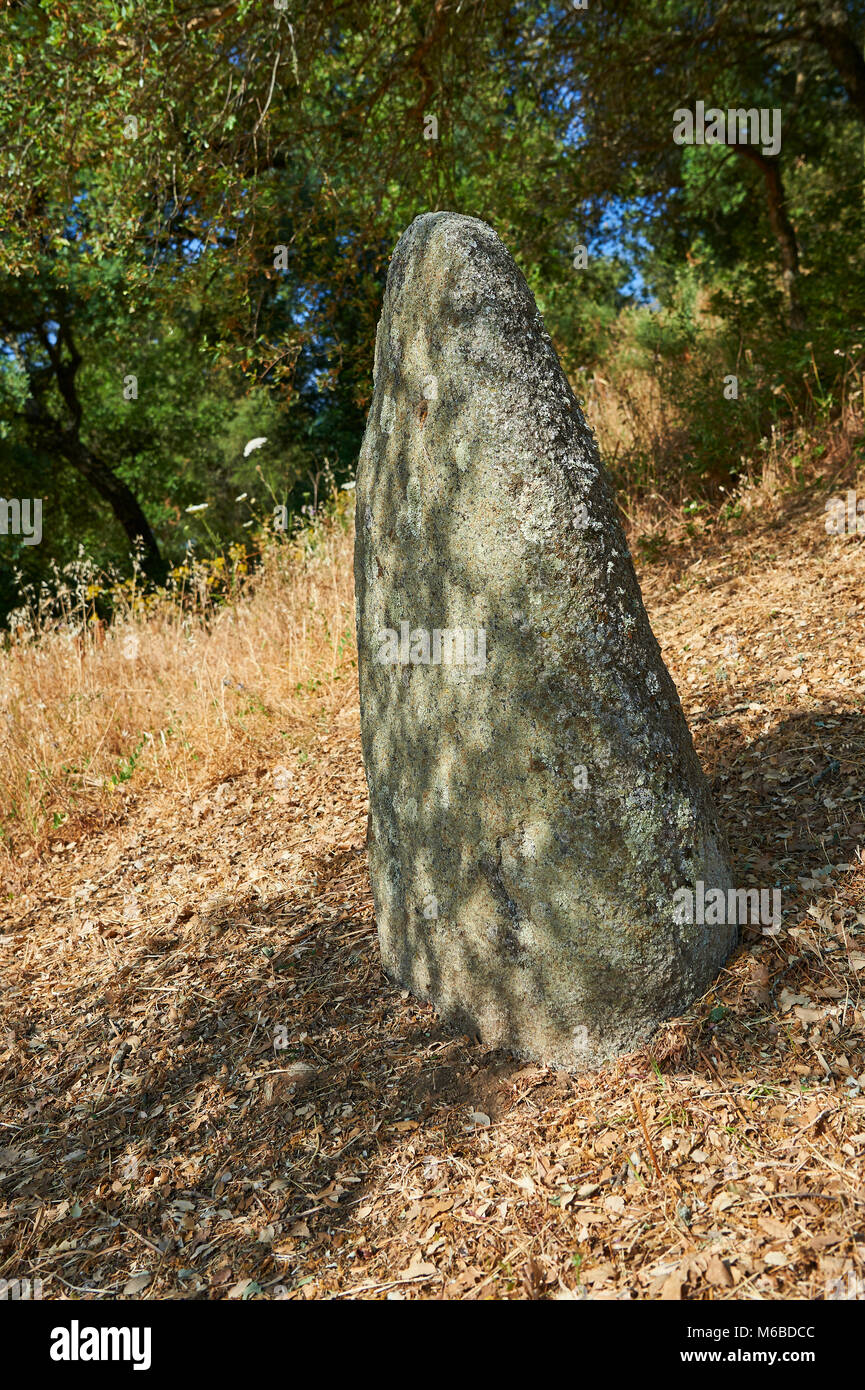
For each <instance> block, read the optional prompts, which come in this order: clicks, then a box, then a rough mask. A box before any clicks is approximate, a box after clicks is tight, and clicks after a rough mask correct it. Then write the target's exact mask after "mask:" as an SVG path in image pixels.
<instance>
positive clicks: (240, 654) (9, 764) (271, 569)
mask: <svg viewBox="0 0 865 1390" xmlns="http://www.w3.org/2000/svg"><path fill="white" fill-rule="evenodd" d="M350 507H351V503H350V502H348V501H346V500H345V498H344V497H343V499H341V500H340V502H339V504H338V508H337V510H336V511H335V512H332V513H329V514H327V515H325V514H322V516H321V519H320V520H318V521H317V522H315V523H314V524H313V525H312V526H311V527H310V528H309V529H308V530H307V531H306V532H305V533H304V534H303V536H302V537H301V538H300V539H297V540H294V541H291V542H288V541H284V540H283V541H280V540H279V538H273V539H272V540H271V541H270V542H269V543H268V544H267V545H266V547H265V549H264V551H263V553H262V556H261V566H260V568H258V569H256V570H255V571H254V572H253V573H251V574H250V573H247V572H245V568H244V567H243V566H238V567H237V568H236V569H235V571H234V573H233V574H232V575H230V576H228V578H227V581H226V583H227V588H228V593H229V599H228V601H227V602H225V603H224V604H217V603H215V602H214V601H213V597H212V582H213V580H214V579H218V578H220V576H219V575H218V574H214V572H213V570H208V569H207V568H206V567H203V566H199V567H196V568H194V569H193V571H192V572H191V574H184V575H182V576H181V577H180V578H179V580H178V581H177V583H176V584H175V586H174V590H173V592H172V593H171V594H169V595H168V596H166V597H164V598H162V599H159V600H157V601H143V600H141V599H140V597H139V596H138V595H137V594H136V593H135V592H134V590H126V591H123V592H121V593H120V595H119V600H120V609H119V612H118V614H117V617H116V619H115V621H114V622H112V623H111V624H110V625H108V626H106V625H105V624H103V623H101V622H100V621H98V620H97V619H95V617H94V612H95V599H96V596H97V595H96V592H95V591H96V589H97V588H98V585H97V584H94V583H93V582H92V577H91V576H87V575H85V577H84V579H83V580H81V581H79V582H78V583H77V584H75V583H73V584H71V585H67V586H66V589H65V592H64V594H63V596H62V599H61V603H60V611H59V614H57V615H55V616H54V617H45V616H42V617H39V618H37V619H36V621H35V622H34V623H33V624H32V625H31V627H30V630H29V631H28V632H24V631H22V630H19V631H18V633H17V634H16V640H15V641H14V642H13V643H12V645H11V646H10V648H9V649H8V651H6V652H3V653H0V806H2V808H3V830H4V838H5V847H6V849H7V852H8V851H13V852H18V853H20V852H21V851H23V850H25V849H26V847H27V846H31V847H32V846H36V845H38V844H39V843H40V842H42V841H43V840H44V838H45V836H46V835H47V834H52V833H53V834H54V836H55V837H62V838H63V839H64V840H66V841H68V840H70V839H72V838H75V837H77V836H78V835H80V834H81V833H82V832H84V831H92V830H93V829H94V828H95V827H96V826H97V825H101V824H106V823H110V822H111V821H112V820H116V819H117V818H118V816H122V815H123V814H124V813H125V809H126V805H127V803H128V801H129V798H130V796H132V797H134V796H135V794H137V793H138V792H139V791H140V790H142V789H143V788H144V787H146V786H147V785H148V784H150V783H153V782H155V783H157V784H159V785H160V786H163V787H166V788H174V789H177V788H179V787H183V788H185V789H186V788H188V787H189V786H190V785H194V784H197V783H199V782H200V781H201V780H202V779H205V780H206V779H207V778H208V777H212V776H213V775H214V772H215V771H219V772H220V773H222V772H224V771H226V770H228V769H230V768H231V766H232V765H233V764H234V763H238V762H241V763H242V762H243V761H244V760H245V759H246V758H248V757H249V756H257V753H252V751H251V750H257V749H259V748H261V747H265V746H266V747H267V748H268V749H269V750H270V752H271V754H272V755H273V756H276V757H278V754H279V748H280V746H281V745H282V744H283V743H290V744H291V746H292V747H294V746H295V745H296V744H298V743H301V744H302V743H303V741H304V739H305V738H308V737H309V735H310V733H311V731H312V730H314V729H315V728H316V727H319V726H320V725H321V724H323V723H329V722H333V721H334V720H338V719H339V717H340V715H341V713H342V712H343V711H344V709H345V708H346V706H347V705H348V704H351V703H352V702H353V700H354V698H355V691H354V685H353V682H354V656H353V649H354V607H353V604H354V600H353V583H352V566H351V545H352V536H351V516H350Z"/></svg>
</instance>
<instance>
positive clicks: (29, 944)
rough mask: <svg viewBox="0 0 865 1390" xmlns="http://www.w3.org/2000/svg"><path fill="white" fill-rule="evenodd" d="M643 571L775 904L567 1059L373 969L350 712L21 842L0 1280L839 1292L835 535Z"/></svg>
mask: <svg viewBox="0 0 865 1390" xmlns="http://www.w3.org/2000/svg"><path fill="white" fill-rule="evenodd" d="M821 507H822V504H819V503H816V502H814V501H813V500H812V501H801V500H800V501H797V502H785V503H779V504H778V506H777V507H775V508H771V509H769V510H768V512H767V513H766V514H763V515H761V516H760V518H758V519H751V520H748V519H747V518H746V519H745V521H743V525H742V528H741V531H740V533H738V534H736V533H735V532H730V531H727V532H725V533H724V534H723V536H722V538H721V539H719V540H718V541H715V542H713V541H711V540H710V541H705V540H703V541H700V542H697V541H694V542H687V543H683V544H682V545H681V546H680V547H679V548H678V549H677V550H674V551H673V552H671V553H669V554H668V557H667V559H666V561H665V562H664V563H661V564H658V563H656V564H652V565H648V566H645V567H644V568H643V569H642V572H641V576H640V577H641V582H642V584H643V591H644V597H645V600H646V606H647V609H648V611H649V615H650V618H651V620H652V624H653V626H654V629H655V632H656V634H657V636H658V638H659V640H660V642H661V645H662V648H663V652H664V657H665V660H666V661H667V663H668V665H669V667H670V670H671V672H672V675H673V678H674V680H675V681H676V684H677V686H678V689H679V692H680V695H681V698H682V702H683V705H684V708H685V712H686V715H687V718H688V721H689V724H690V726H691V729H692V731H693V734H694V739H695V743H696V746H697V750H698V753H699V755H700V757H701V759H702V762H703V765H704V767H705V768H706V770H707V773H708V775H709V776H710V778H711V781H712V785H713V789H714V794H715V797H716V799H717V804H718V806H719V809H720V812H721V815H722V817H723V820H724V823H725V827H726V830H727V834H728V836H729V840H730V845H731V852H732V859H733V871H734V881H735V882H736V883H737V884H738V885H741V886H747V885H777V886H780V887H781V889H782V904H783V914H784V920H783V926H782V927H781V930H780V932H779V933H778V934H777V935H776V936H767V935H764V934H762V933H761V931H760V929H759V928H751V929H746V931H745V936H744V941H743V944H742V946H741V948H740V949H739V951H738V953H737V954H736V956H735V957H734V958H733V959H732V960H731V962H730V963H729V966H728V968H727V969H726V970H725V971H724V972H723V973H722V975H721V977H720V978H719V980H718V982H717V986H716V988H715V989H714V990H713V991H712V992H711V993H710V994H709V995H707V996H706V997H705V998H704V999H703V1000H701V1001H700V1002H699V1004H698V1005H696V1006H695V1007H694V1008H693V1009H692V1010H691V1012H690V1013H689V1014H688V1016H687V1017H685V1018H682V1019H677V1020H673V1021H671V1022H670V1023H669V1024H667V1025H665V1027H664V1028H663V1029H662V1030H661V1032H660V1033H659V1034H658V1035H657V1036H656V1038H655V1039H654V1040H653V1043H652V1045H651V1047H649V1048H646V1049H645V1050H644V1051H641V1052H639V1053H636V1054H634V1055H632V1056H630V1057H628V1058H625V1059H622V1060H621V1061H619V1062H618V1063H617V1064H616V1065H614V1066H610V1067H608V1068H607V1069H605V1070H604V1071H602V1072H601V1073H599V1074H593V1075H584V1076H569V1075H564V1074H557V1073H553V1072H550V1071H548V1070H546V1069H544V1068H543V1067H539V1066H535V1065H528V1064H526V1063H524V1062H519V1061H515V1060H513V1059H512V1058H509V1057H507V1056H505V1055H503V1054H500V1053H491V1052H489V1051H485V1050H484V1049H483V1048H482V1047H479V1046H475V1045H473V1044H472V1042H471V1041H470V1040H469V1039H467V1038H453V1037H450V1036H448V1035H447V1033H446V1032H444V1031H443V1030H442V1029H441V1027H440V1026H439V1025H438V1023H437V1020H436V1018H435V1015H434V1013H433V1011H432V1010H431V1009H430V1008H428V1007H426V1006H423V1005H420V1004H418V1003H417V1002H416V1001H414V1000H413V999H411V998H409V997H408V996H407V995H405V994H401V993H400V992H399V991H397V990H395V989H394V988H393V987H392V986H391V985H390V984H389V982H388V981H387V980H386V979H385V978H384V977H383V975H382V973H381V970H380V967H379V962H378V953H377V945H376V937H375V926H374V920H373V909H372V901H371V896H370V891H369V883H368V877H367V871H366V860H365V849H364V838H365V831H366V815H367V802H366V788H365V783H364V778H363V770H362V766H361V760H360V750H359V742H358V731H357V711H356V707H350V708H349V709H348V711H347V713H346V716H345V717H344V718H343V719H342V720H341V721H340V722H338V723H337V724H336V725H335V726H334V727H332V728H330V729H329V730H328V731H327V732H326V733H325V734H322V735H321V736H320V737H319V738H318V740H317V741H316V742H315V743H314V744H312V745H311V747H310V746H307V747H306V749H305V750H303V751H301V750H299V749H298V750H295V751H294V752H291V751H286V750H285V749H281V750H280V752H279V761H278V762H277V761H276V759H274V758H270V757H269V756H268V754H267V750H266V749H264V750H262V752H261V753H260V754H259V756H258V759H257V761H256V760H253V759H249V760H247V761H245V762H244V761H242V760H241V761H238V764H237V765H236V766H234V767H230V768H226V770H225V775H224V776H223V777H222V778H221V779H220V780H218V781H217V782H214V783H212V784H210V785H206V786H195V787H190V790H189V792H188V794H186V795H182V796H180V797H179V798H178V797H177V796H175V795H174V794H173V793H172V794H171V795H169V794H168V793H167V792H165V791H160V789H159V787H158V786H157V787H155V788H152V789H150V790H146V789H145V790H144V791H141V792H139V793H137V794H133V793H130V794H129V795H128V796H127V798H126V802H125V810H124V813H123V816H122V817H121V818H120V821H119V824H117V825H116V826H114V827H112V828H108V829H105V830H104V831H102V832H100V833H98V834H95V835H91V836H88V837H86V838H81V839H78V840H74V839H73V840H69V841H56V842H54V843H53V844H51V845H49V846H46V849H45V852H44V853H38V852H32V851H31V852H30V853H29V854H28V855H27V857H25V858H24V859H23V860H22V861H21V862H20V864H19V866H18V867H17V869H16V871H15V874H14V875H13V882H11V883H10V884H9V885H7V889H8V891H7V895H6V897H5V903H6V905H5V908H4V911H3V913H2V915H0V932H2V935H0V971H2V979H3V998H2V1022H0V1093H2V1109H0V1124H2V1129H0V1194H2V1204H0V1276H2V1277H4V1278H6V1279H13V1278H30V1279H31V1280H33V1279H40V1280H41V1281H42V1290H43V1296H44V1297H45V1298H79V1297H87V1298H118V1297H122V1296H124V1295H128V1296H135V1297H139V1298H145V1299H148V1298H154V1299H165V1298H198V1299H222V1298H240V1299H250V1298H257V1299H262V1298H287V1299H312V1298H347V1297H353V1298H371V1299H374V1298H385V1297H386V1298H402V1299H409V1298H425V1299H430V1298H448V1299H451V1298H467V1299H476V1298H482V1299H483V1298H496V1299H498V1298H516V1299H524V1298H579V1297H585V1296H588V1297H592V1298H603V1299H755V1298H756V1299H769V1300H771V1299H781V1298H784V1299H789V1298H794V1299H814V1298H817V1299H822V1298H850V1297H857V1296H858V1297H863V1296H865V1266H863V1245H862V1240H863V1234H862V1233H863V1214H865V1183H863V1175H865V1004H863V999H862V994H861V990H862V985H863V982H865V864H863V862H862V859H861V849H860V847H861V846H862V845H863V843H865V808H863V804H862V791H863V771H865V712H863V700H865V640H863V614H865V592H863V584H862V576H863V565H862V549H861V544H862V542H861V538H858V537H855V536H854V537H850V538H846V537H829V536H827V535H826V533H825V529H824V525H823V519H824V518H823V514H822V510H821Z"/></svg>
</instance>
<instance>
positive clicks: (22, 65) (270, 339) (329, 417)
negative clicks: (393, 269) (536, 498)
mask: <svg viewBox="0 0 865 1390" xmlns="http://www.w3.org/2000/svg"><path fill="white" fill-rule="evenodd" d="M863 30H865V3H863V0H851V3H848V4H847V5H846V6H845V7H844V8H843V10H842V9H841V8H840V7H838V6H832V5H829V4H828V3H824V2H823V0H791V4H790V5H789V6H788V7H787V8H786V9H785V10H784V11H783V12H782V11H779V10H778V9H777V7H776V6H773V5H771V4H770V3H769V0H748V3H747V4H740V5H727V4H723V3H721V0H707V3H704V4H701V5H699V6H694V5H693V4H691V3H688V0H660V3H657V4H653V5H651V6H635V5H633V4H631V3H629V0H605V3H604V4H603V5H597V6H596V5H592V6H590V7H589V9H588V10H586V11H576V12H575V11H574V10H573V7H571V6H569V5H567V4H565V3H561V4H558V5H556V4H554V5H549V4H546V3H540V0H516V3H513V0H507V2H506V0H461V3H460V4H459V5H457V4H455V3H449V0H437V3H436V4H434V5H432V6H421V5H408V6H396V7H394V6H393V5H390V4H383V3H380V2H379V0H362V2H361V3H357V0H349V2H348V3H346V4H340V5H339V6H336V5H334V4H332V3H330V2H329V0H326V3H324V4H322V5H317V6H301V5H299V4H298V3H297V0H287V3H286V7H285V8H284V9H277V8H276V6H275V5H272V4H267V5H262V4H260V3H253V0H232V3H228V0H226V3H224V4H217V5H216V6H213V5H205V4H201V5H198V4H196V3H194V2H193V3H191V4H187V5H184V6H182V7H179V6H177V5H176V4H175V3H174V0H149V3H148V4H147V6H146V7H145V6H142V5H138V4H129V3H117V0H77V2H76V4H75V5H74V6H68V5H64V6H57V5H52V4H48V3H47V0H45V3H14V4H10V5H7V6H6V7H5V9H4V10H3V13H2V15H0V55H2V56H0V172H2V174H3V178H2V180H0V477H2V489H3V491H4V494H5V495H7V496H9V495H11V496H27V497H32V496H40V497H42V498H43V499H44V509H45V526H44V541H43V543H42V545H40V546H38V547H37V546H32V547H27V546H23V545H22V544H21V543H20V540H17V539H16V538H12V537H3V538H0V612H2V611H5V610H6V609H8V607H9V606H10V604H12V603H14V601H15V596H16V593H17V592H18V589H19V586H20V584H21V582H24V583H27V582H30V583H33V582H37V581H38V582H44V581H45V580H46V579H47V577H48V576H50V574H51V573H52V567H53V566H55V565H57V566H59V567H61V568H62V567H63V566H64V565H65V564H68V563H69V562H70V561H71V560H72V559H74V557H75V556H76V555H78V553H79V551H81V550H83V552H84V553H85V554H86V555H88V556H90V557H91V558H92V559H93V560H94V562H96V563H98V564H99V565H101V566H105V567H111V566H114V567H117V566H120V567H122V566H124V565H125V566H127V568H128V567H129V565H130V563H131V562H130V553H131V552H132V551H134V550H135V549H138V551H139V552H140V555H141V563H142V564H143V565H144V567H145V569H146V570H147V573H148V574H149V575H150V576H151V577H153V578H158V577H160V575H164V572H165V570H166V568H169V567H170V566H171V565H174V564H177V563H179V562H180V561H181V560H182V559H183V557H184V556H185V555H186V554H187V552H188V549H189V546H190V544H193V545H194V546H195V548H196V550H197V552H198V553H201V554H215V553H219V552H221V551H223V550H226V549H227V548H228V547H230V546H231V545H232V544H236V543H238V542H239V541H242V540H243V539H244V538H245V537H246V536H248V534H249V532H250V530H253V529H255V527H256V526H257V525H259V524H261V523H262V522H264V521H265V520H266V519H267V517H268V516H269V515H270V514H271V513H272V510H273V508H274V507H277V506H280V507H281V506H284V507H286V508H287V510H288V512H289V514H291V515H299V514H300V513H301V512H302V510H303V509H304V508H308V507H310V506H313V505H315V503H316V502H317V501H320V500H321V497H322V495H324V494H325V493H327V492H328V490H329V489H330V488H331V487H332V486H333V485H334V484H335V485H337V486H338V485H339V484H341V483H343V482H345V481H347V480H348V479H349V478H350V477H351V475H352V472H353V468H354V463H355V459H356V456H357V450H358V446H359V442H360V436H361V432H362V428H363V422H364V415H365V410H366V407H367V405H368V402H369V398H370V391H371V379H370V378H371V363H372V347H373V340H374V333H375V324H376V320H377V317H378V312H379V306H380V302H381V294H382V290H383V285H384V279H385V276H386V273H387V258H388V255H389V253H390V250H391V248H392V246H393V244H394V242H395V240H396V239H397V237H398V235H399V234H400V232H401V231H402V230H403V229H404V227H405V226H406V225H407V223H408V222H409V221H410V220H411V218H412V217H413V216H415V215H416V214H417V213H418V212H421V211H426V210H429V209H435V208H440V207H449V208H452V209H455V210H457V211H460V212H464V213H468V214H471V215H474V216H478V217H482V218H484V219H485V220H486V221H488V222H490V223H491V224H492V225H493V226H494V227H495V228H496V230H497V231H498V232H499V234H500V235H501V236H502V238H503V239H504V241H505V242H506V244H507V245H508V246H509V247H510V248H511V249H512V250H513V252H514V254H515V256H516V257H517V260H518V262H519V263H520V265H521V266H522V268H523V270H524V272H525V274H526V277H527V279H528V282H529V284H530V286H531V288H532V290H533V292H534V293H535V295H536V297H537V300H538V303H539V306H540V308H541V311H542V312H543V314H544V315H545V318H546V321H547V323H548V325H549V327H550V331H551V333H552V335H553V338H554V341H555V343H556V346H557V348H558V350H559V351H560V353H561V356H562V359H563V361H564V363H565V365H566V367H567V368H568V369H569V370H570V371H571V372H572V373H573V374H574V376H575V378H576V379H577V381H578V383H579V384H580V389H583V386H585V385H586V383H588V382H589V381H590V380H591V378H592V375H593V374H598V373H599V374H600V375H601V376H602V377H604V378H607V379H610V380H611V381H613V382H614V383H616V384H617V385H618V388H619V389H620V390H621V391H623V392H624V391H625V390H626V388H627V384H628V381H629V380H630V379H631V378H632V377H633V374H634V373H637V372H642V373H648V374H649V375H650V377H651V378H652V380H653V382H654V383H655V386H656V388H657V392H658V393H659V396H660V398H661V400H662V403H663V409H662V411H661V417H660V418H662V419H663V422H664V423H663V428H661V427H660V426H659V427H658V428H657V429H654V428H652V427H646V428H644V429H642V431H641V436H640V438H639V439H638V440H635V441H634V442H633V443H632V444H629V443H627V442H626V441H625V440H624V439H623V440H621V441H617V444H616V447H615V448H614V450H613V455H614V457H613V464H614V468H615V472H616V474H617V477H618V478H619V480H620V482H621V483H622V484H623V485H624V486H626V487H628V488H629V489H636V490H639V489H640V488H642V487H656V486H657V485H658V484H659V482H662V483H663V484H664V486H670V487H672V489H673V491H674V492H676V491H677V492H678V493H679V494H680V495H685V494H687V495H697V493H698V491H699V490H700V489H701V488H702V489H704V490H705V489H709V490H711V489H712V488H717V487H719V486H722V485H726V482H729V480H730V479H731V478H732V477H735V474H736V470H737V468H738V467H739V461H740V458H741V457H742V456H743V455H746V454H748V453H751V454H753V452H754V449H755V448H756V444H757V441H759V439H760V438H761V437H762V436H763V435H765V434H766V432H767V430H768V429H769V428H770V427H771V425H772V423H773V422H775V421H777V420H778V419H780V418H781V417H782V416H783V415H784V413H793V414H797V413H799V414H801V413H803V412H804V415H805V417H808V416H810V417H812V418H819V417H820V416H821V415H823V416H825V415H826V414H827V413H829V414H831V413H832V412H833V411H837V410H838V409H839V406H840V400H841V395H842V393H843V392H844V391H846V392H848V396H849V392H850V391H851V390H853V389H854V387H853V386H852V385H851V381H852V379H853V376H855V372H854V371H853V364H854V363H855V361H856V359H857V351H858V349H857V348H856V346H855V345H856V344H857V343H861V342H862V341H863V338H865V327H863V320H865V199H863V152H865V64H863V61H862V38H863ZM697 100H702V101H704V102H705V103H706V104H707V105H712V104H714V105H717V106H718V107H721V108H725V109H726V108H728V107H736V108H740V107H749V106H754V107H757V108H761V107H765V108H773V107H778V108H779V109H780V110H781V112H782V129H783V140H782V145H781V149H780V152H779V153H778V154H777V156H775V155H771V156H768V157H767V156H765V155H764V154H762V153H761V152H760V151H759V150H754V149H744V150H743V149H742V148H741V147H736V146H732V145H729V144H725V145H714V146H705V145H702V146H698V145H692V146H689V145H683V146H679V145H676V144H675V143H674V141H673V139H672V128H673V114H674V112H675V111H676V110H677V109H679V108H693V106H694V103H695V102H696V101H697ZM430 117H435V119H436V121H437V123H438V130H437V138H435V139H426V138H425V130H427V129H428V122H429V118H430ZM578 244H579V245H585V246H587V247H588V248H589V262H588V265H587V267H586V268H585V269H577V268H575V267H574V265H573V256H574V248H575V246H576V245H578ZM641 295H642V298H643V299H644V300H645V299H646V298H647V297H648V295H652V296H654V306H653V307H651V308H649V307H646V305H645V304H643V306H642V307H638V306H636V305H635V302H634V301H635V296H636V297H637V298H639V297H640V296H641ZM730 373H733V374H735V375H737V377H738V381H739V395H738V400H737V401H735V402H732V401H727V400H725V399H724V396H723V390H722V388H723V381H724V378H725V376H727V375H728V374H730ZM851 373H852V376H851ZM130 375H134V376H135V377H136V378H137V383H138V394H137V397H136V398H134V399H129V398H127V396H125V395H124V381H125V380H126V379H127V378H128V377H129V376H130ZM627 389H629V388H627ZM859 389H860V390H861V385H860V387H859ZM261 437H266V440H267V443H266V444H265V445H264V446H262V448H261V449H258V450H256V451H255V452H253V453H251V454H250V455H249V456H248V457H246V458H244V453H243V451H244V447H245V445H246V443H247V442H248V441H249V440H250V439H253V438H261ZM237 498H242V500H241V501H239V502H238V501H236V500H235V499H237ZM205 504H206V506H205ZM189 508H199V509H201V510H194V511H189V510H188V509H189ZM19 572H20V575H21V578H20V579H19V578H18V577H17V576H18V574H19Z"/></svg>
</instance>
